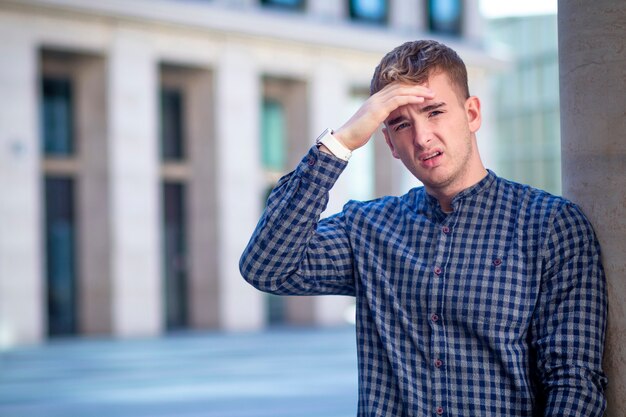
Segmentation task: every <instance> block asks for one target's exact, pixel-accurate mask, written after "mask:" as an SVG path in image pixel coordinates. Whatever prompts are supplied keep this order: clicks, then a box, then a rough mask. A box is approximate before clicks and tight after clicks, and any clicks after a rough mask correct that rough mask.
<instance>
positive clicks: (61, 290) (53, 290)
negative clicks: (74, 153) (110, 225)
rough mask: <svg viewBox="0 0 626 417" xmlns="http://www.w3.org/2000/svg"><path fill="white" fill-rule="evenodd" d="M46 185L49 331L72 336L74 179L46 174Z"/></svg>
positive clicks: (73, 327)
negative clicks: (47, 175)
mask: <svg viewBox="0 0 626 417" xmlns="http://www.w3.org/2000/svg"><path fill="white" fill-rule="evenodd" d="M44 188H45V190H44V192H45V212H46V217H45V235H46V236H45V239H46V280H47V301H48V303H47V304H48V334H50V335H51V336H57V335H70V334H74V333H76V331H77V323H76V322H77V318H76V313H77V306H76V264H75V261H76V253H75V252H76V221H75V215H74V181H73V179H72V178H66V177H46V178H45V183H44Z"/></svg>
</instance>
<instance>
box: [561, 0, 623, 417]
mask: <svg viewBox="0 0 626 417" xmlns="http://www.w3.org/2000/svg"><path fill="white" fill-rule="evenodd" d="M558 19H559V63H560V88H561V93H560V94H561V132H562V141H561V142H562V145H561V146H562V168H563V194H564V195H565V196H566V197H568V198H571V199H572V200H573V201H575V202H576V203H578V204H580V205H581V207H582V209H583V210H584V212H585V213H586V214H587V216H588V217H589V219H590V220H591V222H592V224H593V225H594V228H595V230H596V233H597V235H598V238H599V240H600V244H601V246H602V254H603V263H604V268H605V270H606V274H607V280H608V291H609V321H608V333H607V340H606V349H605V361H604V369H605V371H606V372H607V374H608V377H609V388H608V392H607V400H608V410H607V416H609V417H623V416H624V415H626V303H624V300H626V279H625V278H626V257H625V256H624V254H625V253H626V191H625V190H626V169H625V167H626V117H625V114H626V94H624V92H625V91H626V25H624V22H626V3H625V2H616V1H613V0H598V1H594V2H588V1H583V0H567V1H565V0H561V1H559V15H558Z"/></svg>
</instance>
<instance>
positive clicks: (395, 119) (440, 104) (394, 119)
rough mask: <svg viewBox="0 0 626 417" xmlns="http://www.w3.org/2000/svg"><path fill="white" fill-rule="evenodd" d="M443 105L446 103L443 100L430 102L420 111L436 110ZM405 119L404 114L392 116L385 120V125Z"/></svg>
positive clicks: (391, 124)
mask: <svg viewBox="0 0 626 417" xmlns="http://www.w3.org/2000/svg"><path fill="white" fill-rule="evenodd" d="M445 105H446V103H445V102H443V101H440V102H439V103H433V104H430V105H428V106H426V107H422V108H421V109H420V113H428V112H430V111H433V110H437V109H439V108H441V107H444V106H445ZM405 120H406V117H404V116H398V117H394V118H393V119H391V120H389V121H388V122H386V125H387V126H393V125H395V124H398V123H400V122H403V121H405Z"/></svg>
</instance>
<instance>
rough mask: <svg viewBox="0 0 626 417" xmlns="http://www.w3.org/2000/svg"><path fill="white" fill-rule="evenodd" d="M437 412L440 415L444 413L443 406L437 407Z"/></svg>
mask: <svg viewBox="0 0 626 417" xmlns="http://www.w3.org/2000/svg"><path fill="white" fill-rule="evenodd" d="M437 414H438V415H442V414H443V407H437Z"/></svg>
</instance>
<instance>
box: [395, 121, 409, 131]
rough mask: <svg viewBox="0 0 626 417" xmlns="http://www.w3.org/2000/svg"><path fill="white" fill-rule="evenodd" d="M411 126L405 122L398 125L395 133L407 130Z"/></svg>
mask: <svg viewBox="0 0 626 417" xmlns="http://www.w3.org/2000/svg"><path fill="white" fill-rule="evenodd" d="M409 126H410V125H409V124H408V123H407V122H403V123H400V124H397V125H396V127H395V129H394V131H395V132H397V131H399V130H402V129H406V128H407V127H409Z"/></svg>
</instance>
